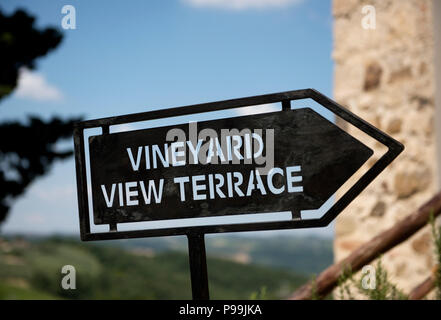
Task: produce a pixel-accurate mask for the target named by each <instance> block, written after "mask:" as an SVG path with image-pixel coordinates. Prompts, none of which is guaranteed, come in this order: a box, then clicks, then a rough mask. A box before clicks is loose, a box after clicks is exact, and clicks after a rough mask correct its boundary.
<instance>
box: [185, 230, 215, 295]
mask: <svg viewBox="0 0 441 320" xmlns="http://www.w3.org/2000/svg"><path fill="white" fill-rule="evenodd" d="M187 238H188V255H189V260H190V274H191V293H192V295H193V300H208V299H210V294H209V290H208V272H207V259H206V252H205V236H204V235H203V234H200V233H197V234H189V235H187Z"/></svg>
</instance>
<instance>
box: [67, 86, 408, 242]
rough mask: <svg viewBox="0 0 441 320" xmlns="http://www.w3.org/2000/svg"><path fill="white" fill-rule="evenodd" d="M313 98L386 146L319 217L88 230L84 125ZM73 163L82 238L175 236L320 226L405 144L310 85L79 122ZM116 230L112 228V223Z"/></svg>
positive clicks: (106, 130)
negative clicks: (245, 96)
mask: <svg viewBox="0 0 441 320" xmlns="http://www.w3.org/2000/svg"><path fill="white" fill-rule="evenodd" d="M308 98H310V99H313V100H314V101H316V102H317V103H319V104H320V105H322V106H323V107H325V108H326V109H328V110H330V111H331V112H333V113H334V114H335V115H337V116H339V117H340V118H342V119H344V120H345V121H347V122H349V123H350V124H352V125H354V126H355V127H357V128H359V129H360V130H361V131H363V132H364V133H366V134H367V135H369V136H370V137H372V138H373V139H375V140H377V141H378V142H380V143H382V144H383V145H385V146H386V147H387V148H388V151H387V152H386V153H385V154H384V155H383V156H382V157H381V158H380V159H379V160H378V161H377V162H376V163H375V164H374V165H373V166H372V167H371V168H370V169H369V170H368V171H367V172H366V173H365V174H364V175H363V176H362V177H361V178H360V179H359V180H358V181H357V182H356V183H355V184H354V185H353V186H352V187H351V188H350V189H349V190H348V191H347V192H346V193H345V194H344V195H343V196H342V197H341V198H340V199H338V201H337V202H336V203H334V205H333V206H332V207H331V208H330V209H329V210H328V212H326V213H325V214H324V215H323V216H322V217H321V218H319V219H308V220H292V221H277V222H256V223H241V224H225V225H213V226H211V225H209V226H195V227H177V228H163V229H156V230H135V231H112V232H99V233H98V232H97V233H92V232H91V229H90V216H89V203H88V198H87V179H86V157H85V150H84V133H83V132H84V129H89V128H97V127H101V128H102V130H103V134H109V126H111V125H118V124H125V123H130V122H138V121H146V120H155V119H161V118H168V117H176V116H183V115H191V114H195V113H204V112H210V111H219V110H228V109H233V108H239V107H246V106H254V105H260V104H267V103H276V102H281V103H282V106H283V108H290V101H292V100H301V99H308ZM74 143H75V162H76V174H77V191H78V207H79V216H80V232H81V239H82V240H83V241H93V240H110V239H127V238H139V237H159V236H178V235H188V234H211V233H225V232H244V231H261V230H278V229H299V228H318V227H325V226H327V225H328V224H329V223H330V222H331V221H333V220H334V219H335V218H336V217H337V215H338V214H339V213H340V212H341V211H342V210H343V209H344V208H346V206H348V204H349V203H350V202H351V201H352V200H354V199H355V198H356V197H357V196H358V195H359V194H360V193H361V192H362V191H363V190H364V189H365V188H366V187H367V185H368V184H369V183H370V182H372V180H374V179H375V178H376V177H377V176H378V175H379V174H380V173H381V172H382V171H383V170H384V169H385V168H386V167H387V166H388V165H389V164H390V163H391V162H392V161H393V160H394V159H395V158H396V157H397V156H398V155H399V154H400V153H401V152H402V151H403V149H404V146H403V145H402V144H401V143H399V142H398V141H396V140H395V139H393V138H391V137H390V136H389V135H387V134H385V133H384V132H382V131H380V130H378V129H377V128H375V127H374V126H372V125H371V124H369V123H367V122H366V121H364V120H363V119H361V118H359V117H358V116H356V115H355V114H353V113H352V112H350V111H349V110H347V109H346V108H344V107H342V106H341V105H339V104H338V103H336V102H335V101H332V100H331V99H329V98H328V97H326V96H324V95H323V94H321V93H320V92H318V91H316V90H314V89H304V90H296V91H288V92H281V93H274V94H267V95H262V96H255V97H248V98H241V99H233V100H225V101H219V102H212V103H204V104H198V105H192V106H185V107H178V108H172V109H164V110H157V111H150V112H143V113H136V114H129V115H123V116H116V117H110V118H103V119H96V120H88V121H83V122H79V123H77V124H76V125H75V129H74ZM114 230H116V228H114Z"/></svg>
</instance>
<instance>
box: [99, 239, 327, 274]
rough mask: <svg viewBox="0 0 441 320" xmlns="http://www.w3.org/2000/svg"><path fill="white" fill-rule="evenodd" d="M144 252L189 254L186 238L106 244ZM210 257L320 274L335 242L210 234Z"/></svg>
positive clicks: (207, 242)
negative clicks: (170, 251) (171, 251)
mask: <svg viewBox="0 0 441 320" xmlns="http://www.w3.org/2000/svg"><path fill="white" fill-rule="evenodd" d="M102 243H103V244H104V245H110V246H118V247H122V248H126V249H129V250H140V251H143V250H144V251H152V252H163V251H169V250H173V251H180V252H187V241H186V238H185V237H167V238H140V239H130V240H116V241H106V242H102ZM206 248H207V254H208V255H212V256H216V257H222V258H225V259H228V260H232V261H236V262H240V263H246V264H259V265H264V266H268V267H277V268H284V269H288V270H291V271H294V272H296V273H300V274H308V275H311V274H316V273H319V272H320V271H322V270H324V269H325V268H327V267H328V266H329V265H331V264H332V263H333V259H334V254H333V241H332V239H331V238H325V237H318V236H313V235H310V236H286V235H285V236H261V237H256V236H243V235H231V234H230V235H207V236H206Z"/></svg>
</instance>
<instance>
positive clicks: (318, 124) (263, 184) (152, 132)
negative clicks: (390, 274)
mask: <svg viewBox="0 0 441 320" xmlns="http://www.w3.org/2000/svg"><path fill="white" fill-rule="evenodd" d="M305 98H312V99H314V100H315V101H316V102H318V103H320V104H321V105H323V106H324V107H326V108H328V109H329V110H331V111H332V112H334V113H335V114H336V115H338V116H339V117H340V118H342V119H344V120H346V121H348V122H350V123H352V124H353V125H355V126H357V127H358V128H359V129H360V130H362V131H364V132H365V133H366V134H368V135H370V136H371V137H373V138H375V139H377V140H378V141H379V142H381V143H383V144H385V145H386V146H387V147H388V148H389V150H388V152H387V153H386V154H385V155H383V157H382V158H381V159H380V160H379V161H378V162H377V163H376V164H374V166H373V167H371V168H370V169H369V170H368V171H367V172H366V173H365V174H364V175H363V176H362V177H361V179H360V180H359V181H357V182H356V183H355V184H354V185H353V186H352V187H351V188H350V189H349V191H348V192H347V193H346V194H345V195H344V196H343V197H341V198H340V199H339V200H338V201H337V202H336V203H335V204H334V205H333V207H332V208H331V209H330V210H329V211H328V212H327V213H326V214H325V215H324V216H323V217H322V218H320V219H312V220H309V219H308V217H307V215H302V216H301V215H300V212H301V211H303V210H313V209H318V208H320V207H321V206H322V205H323V204H324V203H325V202H326V201H327V200H328V199H329V198H330V197H332V195H333V194H335V192H336V191H337V190H338V189H339V188H340V187H341V186H342V185H343V184H344V183H345V182H346V181H347V180H348V179H349V178H350V177H351V176H352V175H353V174H354V173H355V172H357V170H358V169H359V168H360V167H361V166H363V164H364V163H365V162H366V161H367V160H368V159H369V158H370V157H371V155H372V154H373V151H372V150H371V149H370V148H368V147H367V146H365V145H364V144H363V143H361V142H360V141H358V140H357V139H355V138H354V137H352V136H351V135H349V134H348V133H347V132H345V131H344V130H342V129H341V128H339V127H338V126H336V125H335V124H334V123H332V122H331V121H329V120H327V119H325V118H323V117H322V116H321V115H319V114H318V113H317V112H315V111H314V110H312V109H310V108H303V109H294V110H292V109H291V108H290V101H291V100H297V99H305ZM275 102H281V103H282V105H283V110H282V111H279V112H271V113H265V114H258V115H249V116H239V117H232V118H227V119H220V120H211V121H203V122H198V123H190V124H181V125H173V126H166V127H157V128H151V129H144V130H136V131H129V132H120V133H111V134H110V133H109V130H108V128H109V125H115V124H121V123H128V122H134V121H142V120H151V119H157V118H165V117H169V116H176V115H184V114H191V113H198V112H206V111H214V110H224V109H231V108H234V107H243V106H249V105H257V104H265V103H275ZM98 126H100V127H102V128H103V134H102V135H96V136H92V137H89V155H90V174H91V183H90V186H91V189H92V200H93V217H94V223H95V224H109V225H111V228H112V229H113V231H115V227H116V225H117V224H119V223H125V222H139V221H153V220H168V219H183V218H198V217H212V216H228V215H240V214H249V213H264V212H282V211H291V212H292V214H293V218H292V220H290V221H278V222H267V223H249V224H246V223H245V224H236V225H228V224H227V225H221V226H202V227H201V226H199V227H186V228H170V229H157V230H144V231H125V232H110V233H90V226H89V221H88V219H89V216H88V210H87V208H88V204H87V196H86V195H85V190H87V180H86V175H85V168H84V163H85V155H84V136H83V129H85V128H90V127H98ZM75 145H76V160H77V178H78V186H79V203H80V220H81V227H82V228H81V230H82V236H83V239H86V240H94V239H111V238H121V237H138V236H157V235H172V234H188V233H189V232H191V231H197V232H198V233H202V234H204V233H213V232H228V231H248V230H266V229H285V228H299V227H317V226H324V225H327V224H328V223H329V222H330V221H332V219H334V218H335V216H337V215H338V213H340V212H341V210H343V209H344V207H346V206H347V204H349V202H350V201H352V200H353V199H354V198H355V197H356V196H357V195H358V194H359V193H360V192H361V191H362V190H363V189H364V188H365V187H366V186H367V184H368V183H370V181H372V180H373V179H374V178H375V177H376V176H377V175H378V174H379V173H380V172H381V171H382V170H383V169H384V168H385V167H386V166H387V165H388V164H389V163H390V162H391V161H392V160H393V159H394V158H395V157H396V156H397V155H398V154H399V153H400V152H401V151H402V149H403V147H402V145H401V144H399V143H398V142H396V141H395V140H393V139H392V138H390V137H389V136H387V135H386V134H384V133H382V132H381V131H379V130H377V129H376V128H374V127H372V126H371V125H369V124H368V123H366V122H364V121H363V120H361V119H360V118H358V117H356V116H355V115H353V114H352V113H350V112H349V111H347V110H346V109H344V108H343V107H341V106H339V105H338V104H336V103H335V102H333V101H332V100H330V99H328V98H326V97H325V96H323V95H321V94H320V93H318V92H316V91H314V90H310V89H308V90H300V91H291V92H285V93H279V94H273V95H266V96H259V97H251V98H243V99H236V100H229V101H222V102H216V103H210V104H203V105H196V106H192V107H181V108H175V109H168V110H162V111H154V112H149V113H143V114H137V115H127V116H121V117H115V118H108V119H99V120H92V121H86V122H83V123H81V124H80V125H79V126H78V127H77V128H76V130H75ZM302 219H303V220H302Z"/></svg>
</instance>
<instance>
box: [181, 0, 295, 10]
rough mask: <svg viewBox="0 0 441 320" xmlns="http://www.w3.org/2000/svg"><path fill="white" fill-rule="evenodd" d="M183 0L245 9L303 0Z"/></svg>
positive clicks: (292, 3) (205, 5)
mask: <svg viewBox="0 0 441 320" xmlns="http://www.w3.org/2000/svg"><path fill="white" fill-rule="evenodd" d="M184 2H186V3H188V4H189V5H191V6H194V7H208V8H220V9H229V10H246V9H264V8H281V7H286V6H289V5H295V4H299V3H301V2H303V0H184Z"/></svg>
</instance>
